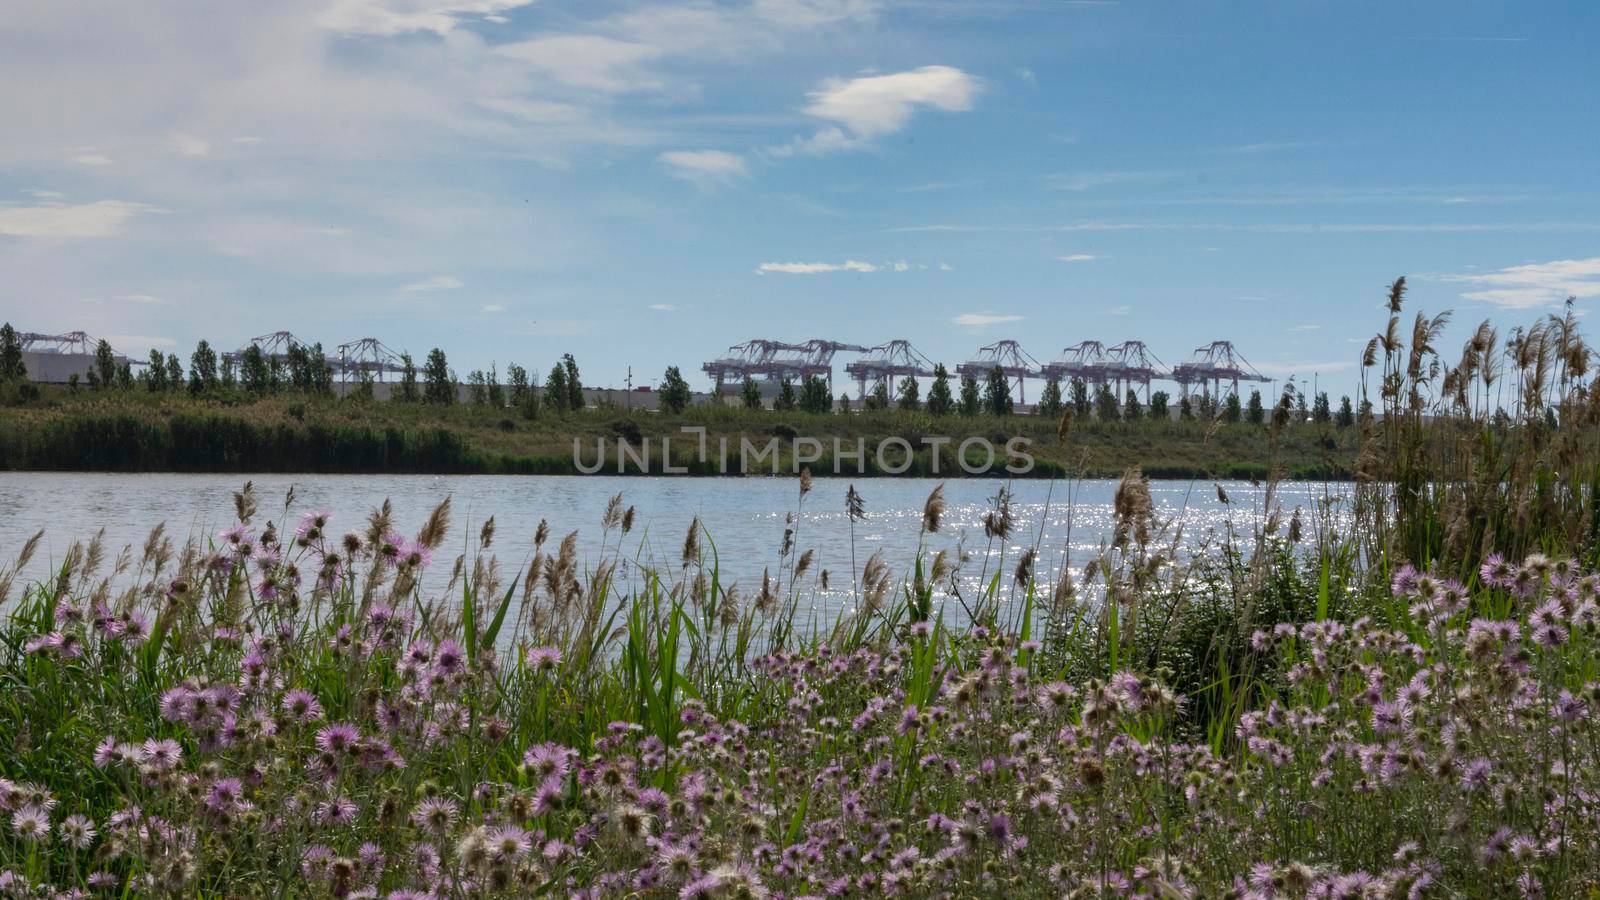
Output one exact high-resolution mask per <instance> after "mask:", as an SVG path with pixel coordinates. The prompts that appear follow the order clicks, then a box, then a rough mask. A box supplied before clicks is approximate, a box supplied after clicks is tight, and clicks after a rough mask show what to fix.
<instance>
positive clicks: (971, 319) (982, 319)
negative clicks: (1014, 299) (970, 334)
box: [950, 313, 1027, 328]
mask: <svg viewBox="0 0 1600 900" xmlns="http://www.w3.org/2000/svg"><path fill="white" fill-rule="evenodd" d="M1025 318H1027V317H1026V316H1018V315H1012V314H1008V313H962V314H961V315H959V316H956V317H954V318H952V319H951V320H950V321H951V323H953V324H956V325H960V326H961V327H963V328H987V327H988V326H990V325H1003V324H1005V323H1007V322H1021V321H1022V320H1023V319H1025Z"/></svg>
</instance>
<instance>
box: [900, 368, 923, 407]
mask: <svg viewBox="0 0 1600 900" xmlns="http://www.w3.org/2000/svg"><path fill="white" fill-rule="evenodd" d="M899 402H900V410H901V411H902V412H916V411H917V410H919V409H921V408H922V386H921V385H919V384H917V379H916V376H913V375H907V376H906V377H904V378H902V379H900V397H899Z"/></svg>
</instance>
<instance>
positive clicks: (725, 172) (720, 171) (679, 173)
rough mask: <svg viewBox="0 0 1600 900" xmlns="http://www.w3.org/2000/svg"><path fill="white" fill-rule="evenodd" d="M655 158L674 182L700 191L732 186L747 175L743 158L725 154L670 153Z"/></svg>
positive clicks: (735, 154) (673, 151)
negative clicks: (697, 188)
mask: <svg viewBox="0 0 1600 900" xmlns="http://www.w3.org/2000/svg"><path fill="white" fill-rule="evenodd" d="M657 158H658V159H660V160H661V162H662V163H663V164H665V165H666V167H667V171H668V172H669V173H670V174H671V175H672V176H673V177H674V178H682V179H683V180H685V181H690V182H693V183H695V184H697V185H699V186H701V187H711V186H715V185H719V184H731V183H732V182H735V181H738V180H739V179H741V178H744V177H745V176H746V175H749V174H750V170H749V168H748V167H747V166H746V165H745V161H744V157H742V156H740V155H739V154H737V153H729V152H727V151H725V150H669V151H667V152H665V153H663V154H661V155H660V156H659V157H657Z"/></svg>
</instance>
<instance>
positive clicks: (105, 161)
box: [72, 153, 112, 167]
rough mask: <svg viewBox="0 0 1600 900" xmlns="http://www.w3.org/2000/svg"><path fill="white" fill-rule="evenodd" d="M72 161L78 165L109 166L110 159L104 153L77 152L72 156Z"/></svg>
mask: <svg viewBox="0 0 1600 900" xmlns="http://www.w3.org/2000/svg"><path fill="white" fill-rule="evenodd" d="M72 161H73V162H75V163H77V164H78V165H80V166H96V167H98V166H109V165H111V162H112V159H111V157H109V156H106V155H105V154H104V153H79V154H78V155H76V156H74V157H72Z"/></svg>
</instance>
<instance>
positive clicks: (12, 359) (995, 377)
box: [0, 323, 1370, 427]
mask: <svg viewBox="0 0 1600 900" xmlns="http://www.w3.org/2000/svg"><path fill="white" fill-rule="evenodd" d="M400 367H401V371H400V379H399V381H398V383H397V384H396V385H395V389H394V391H393V392H392V394H391V396H390V399H391V400H392V401H395V402H400V403H429V404H434V405H440V406H448V405H452V404H455V403H456V402H457V401H458V400H459V392H458V389H457V380H456V375H455V371H454V370H453V369H451V368H450V363H449V360H448V359H446V357H445V354H444V351H443V350H441V349H439V348H437V347H435V348H434V349H432V350H431V351H429V352H428V356H427V358H426V360H425V361H424V362H423V365H422V368H421V369H420V370H418V369H417V367H416V366H415V365H414V364H413V362H412V359H411V356H410V354H401V357H400ZM26 377H27V372H26V369H25V367H24V365H23V359H22V346H21V342H20V340H19V338H18V335H17V333H16V331H15V330H14V329H13V328H12V327H11V325H10V324H9V323H7V324H6V325H4V326H3V327H0V383H6V382H12V381H22V380H24V379H25V378H26ZM76 378H77V376H73V379H74V381H73V383H72V384H73V387H76V386H77V382H76ZM86 381H87V383H88V387H89V388H90V389H91V390H102V389H118V390H132V389H135V388H143V389H144V390H147V391H150V392H152V393H159V392H177V391H187V392H189V393H190V394H194V395H196V396H216V395H219V394H227V393H234V392H243V393H245V394H248V395H251V396H256V397H261V396H267V395H272V394H281V393H295V394H302V395H309V396H331V395H332V394H333V384H334V382H333V370H332V368H331V367H330V366H329V365H328V362H327V359H326V357H325V356H324V355H323V352H322V345H321V344H311V345H309V346H307V345H299V344H296V345H293V346H291V347H290V348H289V349H288V351H287V352H286V353H285V354H283V355H281V356H280V355H276V354H272V355H269V354H266V353H263V352H262V350H261V348H260V347H258V346H256V345H254V344H252V345H251V346H249V347H247V348H246V349H245V350H244V351H243V352H242V353H240V354H239V355H238V357H237V359H235V357H234V356H233V355H232V354H226V353H224V354H219V353H217V352H216V351H215V350H214V349H213V348H212V347H211V345H210V343H209V342H207V341H204V340H202V341H200V342H199V343H198V344H197V345H196V346H195V349H194V352H193V353H192V354H190V356H189V367H188V370H187V372H186V371H185V370H184V367H183V364H182V362H181V361H180V360H179V358H178V356H177V355H176V354H170V353H169V354H165V355H163V354H162V353H161V351H159V350H151V351H150V360H149V363H148V364H147V365H146V366H144V367H143V369H142V370H141V371H140V372H139V373H138V375H137V376H135V375H134V374H133V372H132V366H131V365H130V364H129V363H128V362H127V361H126V360H119V359H118V357H117V356H116V355H115V354H114V353H113V351H112V349H111V345H110V344H109V343H107V342H106V341H103V340H102V341H100V342H99V345H98V346H97V347H96V349H95V357H94V362H93V364H92V365H91V366H90V369H89V372H88V377H87V379H86ZM466 384H467V396H468V402H470V403H472V404H474V405H478V406H487V407H491V408H496V409H506V408H512V409H516V410H519V411H521V412H522V413H523V415H525V416H526V417H528V418H536V417H537V416H539V415H540V413H541V412H543V411H550V412H555V413H564V412H568V411H572V410H579V409H582V408H583V407H584V398H583V383H582V381H581V379H580V377H579V374H578V364H577V361H576V360H574V359H573V357H572V354H570V353H567V354H563V355H562V357H561V359H560V360H559V361H557V362H556V363H555V365H553V366H551V367H550V373H549V375H547V376H546V378H545V382H544V385H543V386H542V387H541V386H540V385H539V384H538V383H537V379H536V378H535V377H530V375H529V373H528V370H527V369H525V368H523V367H522V366H520V365H517V364H515V363H512V364H510V365H508V366H506V370H505V378H504V381H502V380H501V375H500V372H499V370H498V368H497V367H496V366H494V365H491V366H490V367H489V368H488V369H487V370H474V371H473V372H472V373H471V374H469V375H468V376H467V381H466ZM889 392H890V385H889V383H888V382H886V381H880V382H879V383H878V384H877V385H876V386H875V387H874V389H873V391H872V392H871V393H870V394H868V395H867V396H866V397H865V398H863V399H862V401H861V406H862V408H863V409H866V410H887V409H890V408H891V407H892V408H897V409H900V410H903V411H907V412H912V411H922V410H925V411H927V412H928V413H930V414H931V415H934V416H946V415H962V416H978V415H994V416H1008V415H1011V414H1013V413H1014V412H1015V409H1016V404H1015V402H1014V401H1013V400H1012V397H1011V381H1010V379H1009V378H1008V377H1007V376H1006V374H1005V372H1004V371H1003V370H1002V369H1000V368H999V367H995V368H994V369H992V370H990V372H989V373H988V375H987V377H986V378H984V380H983V382H982V383H981V384H980V383H979V381H978V379H976V378H974V377H972V376H970V375H962V376H961V377H960V379H959V382H958V384H957V385H956V389H955V390H954V391H952V389H951V376H950V373H949V371H948V370H947V369H946V368H945V367H944V365H943V364H940V365H937V366H935V367H934V374H933V383H932V385H931V386H930V387H929V389H928V395H927V397H926V398H924V397H923V396H922V388H921V385H920V383H919V382H918V381H917V379H915V378H912V377H909V376H907V377H906V378H903V379H901V381H900V382H899V384H898V385H896V386H895V396H894V397H893V398H892V399H891V397H890V393H889ZM351 396H352V397H354V398H357V399H371V398H372V397H373V380H372V377H371V375H370V374H367V373H363V374H362V375H361V376H360V377H359V379H358V380H357V383H356V386H355V388H354V390H353V391H352V392H351ZM722 396H723V392H722V390H721V386H720V385H719V386H718V390H717V391H716V393H715V397H716V398H717V400H718V401H719V402H720V400H721V398H722ZM692 397H693V394H692V392H691V391H690V389H689V383H688V382H687V381H686V380H685V379H684V377H683V373H682V372H681V371H680V370H679V369H678V367H677V366H669V367H667V370H666V373H665V375H664V376H663V378H662V381H661V388H660V391H659V400H660V407H661V409H662V410H663V411H664V412H667V413H672V414H677V413H681V412H683V410H684V409H686V408H687V407H688V406H689V404H690V402H691V400H692ZM739 397H740V402H741V403H742V404H743V405H744V407H745V408H746V409H761V408H763V407H764V406H765V405H766V401H765V398H764V397H763V396H762V392H761V389H760V386H759V385H758V384H757V383H756V382H755V381H754V380H752V379H745V381H744V384H743V385H742V389H741V390H740V392H739ZM1277 407H1278V409H1281V410H1282V415H1284V416H1285V417H1288V418H1291V419H1293V420H1296V421H1307V420H1310V421H1316V422H1332V423H1334V424H1337V425H1338V426H1340V427H1348V426H1350V425H1352V424H1354V423H1355V421H1356V411H1355V410H1354V409H1353V408H1352V406H1351V402H1350V398H1349V397H1348V396H1346V397H1342V398H1341V399H1340V404H1339V408H1338V410H1337V411H1334V410H1333V409H1332V408H1331V406H1330V404H1329V400H1328V395H1327V393H1326V392H1320V393H1318V394H1317V395H1316V397H1315V398H1314V399H1312V400H1311V401H1310V402H1309V403H1308V398H1307V397H1306V395H1305V393H1304V392H1303V391H1299V390H1297V389H1296V388H1295V387H1294V386H1293V385H1290V386H1289V387H1288V388H1287V389H1286V390H1285V391H1284V394H1283V396H1282V397H1280V398H1279V401H1278V404H1277ZM772 408H773V409H775V410H778V411H780V412H787V411H800V412H807V413H816V414H823V413H830V412H833V411H835V409H837V410H839V411H842V412H848V411H849V410H850V409H851V401H850V397H849V395H848V394H840V395H839V398H838V402H837V404H836V403H835V401H834V399H833V396H832V393H831V391H830V389H829V386H828V382H827V380H826V379H824V378H822V377H820V376H816V375H813V376H811V377H809V378H806V379H804V380H803V381H802V382H801V383H800V385H799V387H798V388H796V386H795V384H794V383H792V382H790V381H789V380H787V379H784V380H781V381H780V382H779V384H778V391H777V394H776V396H775V397H773V399H772ZM1069 408H1070V409H1071V410H1072V412H1073V414H1074V415H1075V416H1077V417H1080V418H1084V417H1089V416H1091V415H1092V416H1093V417H1094V418H1096V419H1100V420H1102V421H1118V420H1121V421H1137V420H1141V419H1154V420H1163V419H1170V418H1171V417H1172V409H1171V397H1170V396H1169V395H1168V394H1167V392H1166V391H1155V392H1154V393H1152V394H1150V395H1149V400H1148V402H1147V403H1142V402H1141V401H1140V399H1139V395H1138V394H1137V393H1136V392H1134V391H1133V390H1128V391H1127V392H1126V394H1125V396H1123V397H1121V398H1118V397H1117V396H1116V395H1115V393H1114V392H1113V391H1112V389H1111V386H1110V385H1107V384H1100V385H1096V386H1094V388H1093V391H1092V392H1091V389H1090V385H1088V384H1087V383H1086V382H1084V381H1083V380H1082V379H1079V378H1074V379H1071V380H1070V381H1069V382H1067V384H1066V386H1065V391H1064V390H1063V385H1062V383H1061V381H1060V380H1059V379H1051V380H1050V381H1049V382H1048V383H1046V385H1045V387H1044V392H1043V393H1042V394H1041V396H1040V398H1039V402H1038V404H1037V406H1036V408H1035V413H1036V414H1037V415H1040V416H1045V417H1050V418H1055V417H1058V416H1060V415H1061V414H1062V413H1063V412H1065V411H1067V410H1068V409H1069ZM1369 412H1370V405H1369V404H1366V403H1363V414H1367V413H1369ZM1177 415H1178V418H1179V419H1212V418H1217V417H1220V418H1222V419H1223V420H1224V421H1227V422H1250V423H1253V424H1258V425H1259V424H1262V423H1264V422H1265V421H1266V420H1267V418H1268V411H1267V407H1266V406H1265V404H1264V403H1263V401H1262V397H1261V392H1260V391H1252V392H1251V393H1250V396H1249V398H1248V399H1247V400H1246V401H1244V402H1243V403H1241V401H1240V399H1239V396H1238V394H1236V393H1235V394H1230V395H1228V396H1227V397H1225V398H1222V399H1220V400H1219V399H1218V398H1215V397H1210V396H1206V395H1198V396H1195V397H1189V396H1184V397H1181V398H1179V400H1178V410H1177Z"/></svg>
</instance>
